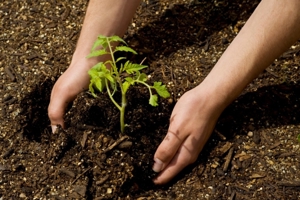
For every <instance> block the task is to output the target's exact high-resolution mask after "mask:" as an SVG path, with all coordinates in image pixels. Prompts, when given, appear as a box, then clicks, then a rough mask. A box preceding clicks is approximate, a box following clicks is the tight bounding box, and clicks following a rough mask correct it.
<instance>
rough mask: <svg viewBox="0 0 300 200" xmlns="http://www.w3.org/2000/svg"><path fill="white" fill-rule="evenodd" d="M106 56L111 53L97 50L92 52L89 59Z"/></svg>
mask: <svg viewBox="0 0 300 200" xmlns="http://www.w3.org/2000/svg"><path fill="white" fill-rule="evenodd" d="M105 54H109V52H107V51H106V50H105V49H100V50H96V51H92V52H91V53H90V54H89V55H88V56H87V58H92V57H97V56H102V55H105Z"/></svg>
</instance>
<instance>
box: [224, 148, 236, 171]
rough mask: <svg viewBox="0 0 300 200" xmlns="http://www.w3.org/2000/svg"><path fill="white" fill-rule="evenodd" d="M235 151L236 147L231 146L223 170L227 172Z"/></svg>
mask: <svg viewBox="0 0 300 200" xmlns="http://www.w3.org/2000/svg"><path fill="white" fill-rule="evenodd" d="M233 151H234V147H231V149H230V150H229V152H228V154H227V156H226V161H225V164H224V167H223V172H226V171H227V169H228V167H229V164H230V161H231V159H232V155H233Z"/></svg>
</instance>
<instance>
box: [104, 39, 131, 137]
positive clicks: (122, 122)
mask: <svg viewBox="0 0 300 200" xmlns="http://www.w3.org/2000/svg"><path fill="white" fill-rule="evenodd" d="M106 40H107V43H108V48H109V51H110V54H111V57H112V61H113V66H112V67H113V70H114V72H115V75H116V79H117V82H118V84H119V86H120V89H121V93H122V102H121V106H120V105H119V104H118V103H117V102H116V101H115V100H114V98H113V97H112V95H111V92H110V89H109V87H108V83H107V79H105V81H106V87H107V91H108V94H109V97H110V99H111V100H112V102H113V103H114V104H115V105H116V106H117V108H118V109H119V110H120V127H121V133H124V129H125V107H126V104H127V101H126V94H125V93H124V89H123V84H122V81H121V78H120V75H119V72H118V69H117V64H116V60H115V57H114V53H113V51H112V48H111V45H110V42H109V40H108V38H106Z"/></svg>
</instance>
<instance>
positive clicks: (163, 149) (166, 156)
mask: <svg viewBox="0 0 300 200" xmlns="http://www.w3.org/2000/svg"><path fill="white" fill-rule="evenodd" d="M185 139H186V137H185V136H182V135H180V133H179V131H177V132H173V131H171V130H169V131H168V133H167V135H166V137H165V138H164V140H163V141H162V143H161V144H160V145H159V147H158V148H157V150H156V152H155V155H154V165H153V168H152V169H153V171H155V172H160V171H162V170H163V169H164V168H165V167H166V166H167V165H168V164H169V162H170V161H171V160H172V159H173V157H174V155H175V154H176V152H177V151H178V149H179V147H180V146H181V145H182V143H183V142H184V140H185Z"/></svg>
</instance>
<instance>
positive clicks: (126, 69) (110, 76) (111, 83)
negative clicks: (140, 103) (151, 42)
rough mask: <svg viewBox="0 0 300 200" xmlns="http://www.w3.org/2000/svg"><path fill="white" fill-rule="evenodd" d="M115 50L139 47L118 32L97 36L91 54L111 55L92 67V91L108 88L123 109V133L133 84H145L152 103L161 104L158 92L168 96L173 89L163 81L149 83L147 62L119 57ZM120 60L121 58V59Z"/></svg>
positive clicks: (130, 49) (121, 113)
mask: <svg viewBox="0 0 300 200" xmlns="http://www.w3.org/2000/svg"><path fill="white" fill-rule="evenodd" d="M118 43H120V44H122V45H120V46H115V47H114V46H113V44H118ZM116 52H131V53H133V54H137V53H136V51H134V50H133V49H132V48H130V47H128V46H127V44H126V42H125V41H124V40H123V39H121V38H120V37H118V36H111V37H106V36H102V35H100V36H98V38H97V40H96V42H95V43H94V45H93V47H92V51H91V53H90V54H89V55H88V58H90V57H97V56H102V55H107V54H109V55H110V56H111V59H109V60H106V61H105V62H99V63H98V64H96V65H95V66H94V67H93V68H91V69H90V70H89V72H88V73H89V75H90V84H89V91H90V92H91V93H92V95H93V96H95V97H96V96H97V95H96V93H95V92H96V90H98V91H100V92H104V90H105V89H106V91H107V94H108V96H109V98H110V99H111V101H112V102H113V103H114V105H115V106H116V107H117V108H118V109H119V111H120V126H121V132H122V133H123V132H124V128H125V119H124V118H125V107H126V105H127V98H126V92H127V91H128V89H129V87H130V86H133V85H135V84H142V85H144V86H146V87H147V88H148V90H149V94H150V98H149V104H150V105H152V106H158V103H157V101H158V96H157V94H158V95H159V96H161V97H163V98H167V97H169V96H170V93H169V92H168V90H167V88H166V86H165V85H163V84H162V82H154V84H153V85H149V84H148V83H147V77H148V76H147V74H145V73H142V72H141V70H142V69H144V68H146V67H148V66H146V65H143V64H142V63H141V64H135V63H132V62H130V61H128V60H127V61H124V60H126V57H119V58H116V57H115V53H116ZM120 61H122V63H121V62H120ZM108 66H109V67H108ZM118 89H119V90H120V91H121V103H118V102H117V101H116V100H115V98H114V94H115V92H116V91H117V90H118ZM153 90H155V91H156V93H157V94H153Z"/></svg>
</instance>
